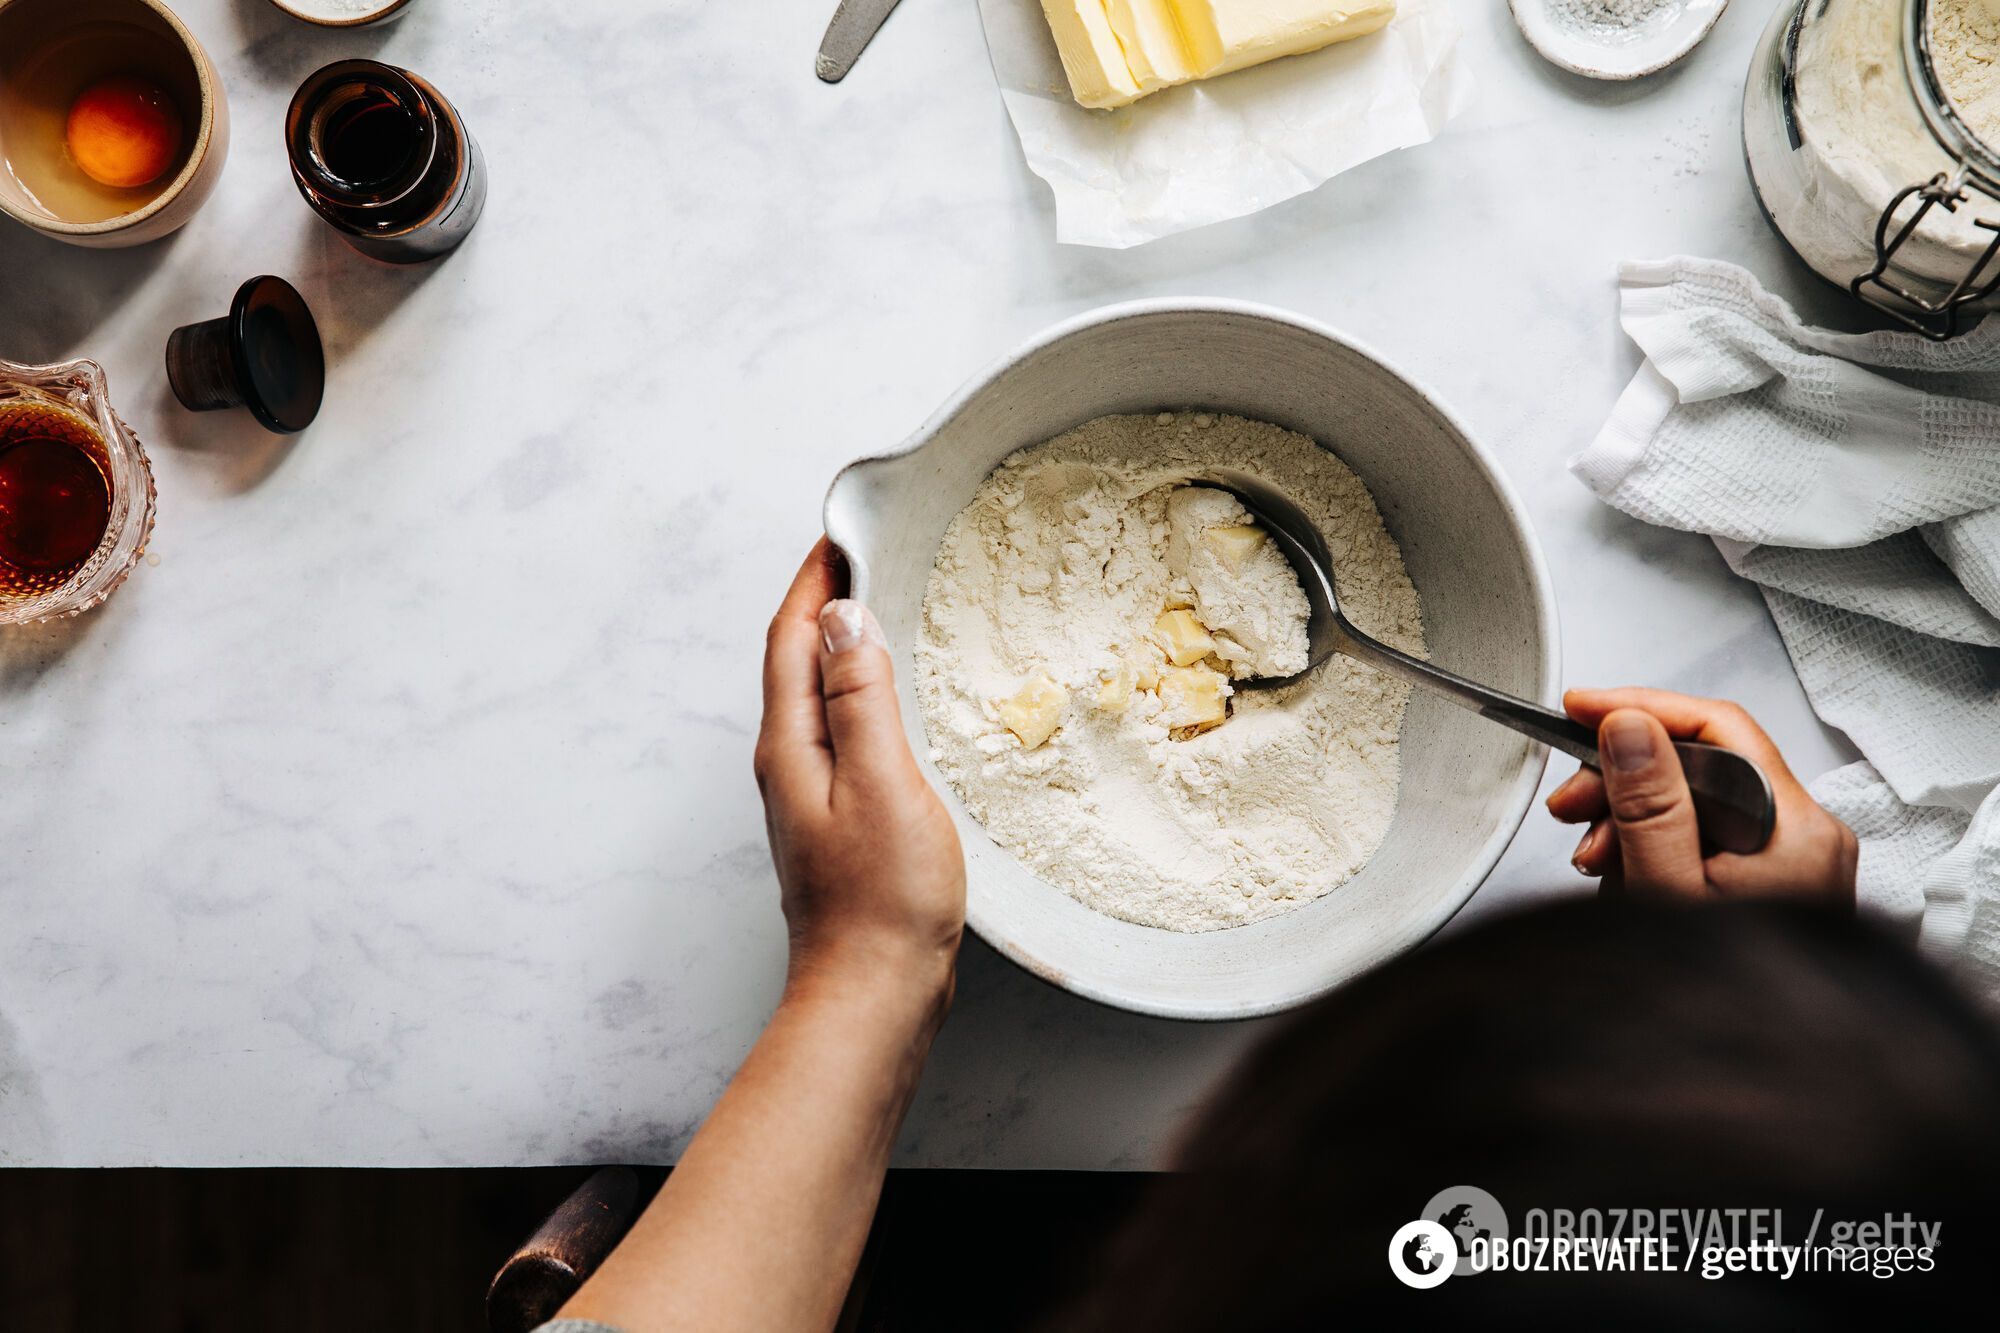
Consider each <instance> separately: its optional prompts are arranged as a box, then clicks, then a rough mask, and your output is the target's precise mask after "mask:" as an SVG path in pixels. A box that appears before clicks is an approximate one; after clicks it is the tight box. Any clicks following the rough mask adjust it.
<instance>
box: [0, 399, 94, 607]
mask: <svg viewBox="0 0 2000 1333" xmlns="http://www.w3.org/2000/svg"><path fill="white" fill-rule="evenodd" d="M110 522H111V484H110V482H109V481H108V480H107V479H106V469H105V450H104V439H103V437H102V436H101V435H99V434H98V433H97V429H96V427H94V426H92V425H91V423H90V422H89V421H87V420H85V419H84V418H83V417H81V416H79V415H78V414H77V413H75V412H71V411H69V410H67V409H65V408H60V407H54V406H49V405H46V404H42V403H24V402H15V403H0V603H4V602H21V601H26V600H27V599H28V598H31V597H38V596H40V595H41V594H43V593H46V592H49V591H51V590H52V589H55V588H57V587H59V586H61V585H62V583H63V582H64V581H65V580H66V579H68V578H69V577H70V575H72V574H74V573H76V571H77V570H79V569H81V568H83V566H84V564H85V563H86V562H88V561H89V559H90V557H91V556H92V555H93V554H95V553H96V551H97V547H98V545H99V543H101V542H102V541H103V540H104V530H105V529H106V528H107V527H108V526H110Z"/></svg>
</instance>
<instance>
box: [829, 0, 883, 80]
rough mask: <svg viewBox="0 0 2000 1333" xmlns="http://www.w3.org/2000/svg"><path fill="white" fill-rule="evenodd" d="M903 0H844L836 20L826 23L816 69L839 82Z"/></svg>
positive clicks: (835, 13) (834, 15) (834, 12)
mask: <svg viewBox="0 0 2000 1333" xmlns="http://www.w3.org/2000/svg"><path fill="white" fill-rule="evenodd" d="M901 3H902V0H840V8H839V9H836V10H834V11H833V22H831V23H829V24H827V25H826V36H825V37H823V38H821V39H820V44H819V59H818V60H816V61H814V62H813V70H814V72H815V73H817V74H818V75H819V76H820V78H821V79H823V80H824V81H826V82H827V83H839V82H840V81H841V80H842V79H844V78H846V77H847V71H849V70H850V69H853V68H854V62H855V61H857V60H859V59H861V53H862V52H863V51H866V50H867V49H868V43H870V42H872V41H874V40H875V33H876V32H877V31H878V30H879V29H880V28H881V26H882V24H883V22H884V21H885V20H886V19H887V18H888V17H889V15H890V14H891V13H893V12H894V11H895V8H896V6H897V5H899V4H901Z"/></svg>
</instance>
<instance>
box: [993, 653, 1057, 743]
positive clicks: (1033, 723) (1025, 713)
mask: <svg viewBox="0 0 2000 1333" xmlns="http://www.w3.org/2000/svg"><path fill="white" fill-rule="evenodd" d="M1068 703H1069V691H1068V690H1066V689H1064V688H1063V687H1062V686H1060V685H1058V684H1056V682H1054V681H1053V680H1050V679H1049V677H1048V675H1047V673H1045V672H1037V673H1036V674H1035V675H1033V676H1031V677H1029V679H1028V682H1027V684H1025V685H1023V686H1022V687H1021V688H1020V689H1019V690H1017V691H1015V693H1014V694H1012V695H1010V696H1009V697H1007V698H1005V699H1001V700H999V701H997V702H996V703H995V704H994V705H993V712H994V714H995V715H996V716H997V717H999V719H1000V725H1001V726H1003V727H1005V728H1007V730H1009V731H1011V732H1013V733H1014V734H1015V735H1016V736H1018V737H1020V738H1021V748H1022V749H1024V750H1032V749H1034V748H1035V747H1036V746H1038V745H1040V744H1041V743H1042V742H1043V741H1046V740H1047V739H1048V738H1049V737H1050V736H1053V735H1054V734H1055V730H1056V724H1057V723H1059V722H1061V721H1062V713H1063V708H1064V707H1065V706H1066V705H1068Z"/></svg>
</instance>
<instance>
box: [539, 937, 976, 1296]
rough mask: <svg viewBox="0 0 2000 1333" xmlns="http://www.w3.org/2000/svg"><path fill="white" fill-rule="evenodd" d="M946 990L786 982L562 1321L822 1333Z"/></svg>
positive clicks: (841, 1290) (824, 978) (826, 975)
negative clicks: (673, 1160) (651, 1193)
mask: <svg viewBox="0 0 2000 1333" xmlns="http://www.w3.org/2000/svg"><path fill="white" fill-rule="evenodd" d="M880 966H881V967H886V966H888V964H887V963H886V961H885V962H884V963H883V964H881V965H880ZM948 989H949V986H948V982H947V983H945V984H944V985H942V986H940V985H938V984H935V983H928V982H927V983H920V984H910V983H906V982H904V981H903V980H901V979H892V980H889V981H887V982H885V981H884V980H883V978H882V975H881V971H880V967H878V968H876V969H872V970H871V969H859V968H843V969H826V970H823V971H817V972H815V971H807V972H805V973H804V974H803V975H801V976H799V977H797V978H795V979H794V981H793V984H792V985H790V986H789V987H788V988H787V990H786V995H785V999H784V1001H783V1002H782V1003H781V1004H780V1005H779V1008H778V1012H777V1013H776V1014H775V1015H774V1016H773V1018H772V1020H771V1023H770V1025H769V1026H768V1027H767V1028H766V1029H765V1031H764V1034H763V1036H762V1037H761V1038H759V1039H758V1042H757V1044H756V1046H755V1047H754V1048H752V1050H751V1052H750V1055H749V1058H748V1059H746V1060H745V1061H744V1063H743V1067H742V1068H741V1069H740V1070H739V1071H738V1072H737V1075H736V1077H735V1079H734V1080H733V1081H732V1082H731V1083H730V1085H729V1088H728V1090H727V1091H726V1092H725V1093H724V1094H723V1096H722V1099H721V1100H720V1101H719V1102H718V1103H717V1104H716V1107H715V1109H714V1111H713V1112H711V1113H710V1115H709V1118H708V1120H707V1122H706V1123H705V1124H703V1126H702V1127H701V1130H700V1132H699V1133H697V1134H696V1135H695V1138H694V1141H693V1142H692V1143H691V1144H689V1145H688V1149H687V1152H686V1153H685V1154H684V1155H683V1156H682V1158H681V1161H680V1164H679V1165H678V1166H677V1167H676V1168H675V1169H674V1172H673V1174H672V1176H670V1177H669V1179H668V1181H667V1184H666V1187H665V1188H664V1189H662V1190H661V1192H660V1196H659V1198H658V1199H656V1200H655V1201H654V1202H653V1205H652V1206H651V1207H650V1208H648V1209H647V1211H646V1214H645V1216H644V1217H642V1218H641V1219H640V1220H639V1223H638V1225H637V1226H635V1227H634V1228H633V1231H632V1234H631V1235H630V1236H629V1237H627V1238H626V1240H625V1243H624V1244H623V1245H621V1246H620V1247H619V1249H618V1251H617V1253H615V1254H614V1255H613V1256H612V1257H611V1259H610V1260H609V1261H607V1262H606V1264H605V1265H604V1267H603V1269H602V1270H600V1272H599V1273H598V1274H597V1275H596V1276H595V1277H594V1278H592V1280H591V1281H590V1282H589V1283H588V1284H587V1285H586V1286H585V1287H584V1289H583V1290H582V1291H581V1292H579V1293H578V1295H577V1296H576V1298H575V1299H574V1300H572V1301H571V1302H570V1304H569V1305H568V1306H567V1307H566V1308H565V1309H564V1311H563V1313H564V1314H565V1315H566V1316H569V1317H572V1318H587V1319H598V1320H602V1321H604V1322H606V1323H610V1324H616V1325H618V1326H620V1327H621V1328H625V1329H628V1330H631V1331H632V1333H649V1331H650V1330H669V1329H671V1330H686V1329H732V1330H734V1329H744V1328H758V1329H783V1330H789V1329H802V1330H803V1329H823V1328H827V1327H830V1326H831V1325H832V1323H833V1322H834V1320H835V1318H836V1317H837V1316H838V1314H839V1312H840V1306H841V1302H842V1300H843V1299H844V1297H845V1295H846V1292H847V1288H848V1284H849V1281H850V1280H851V1278H852V1276H853V1271H854V1266H855V1263H856V1262H857V1260H858V1259H859V1257H860V1254H861V1248H862V1245H863V1243H864V1242H865V1241H866V1239H867V1235H868V1227H869V1223H870V1220H871V1219H872V1218H873V1216H874V1211H875V1204H876V1201H877V1199H878V1197H879V1195H880V1192H881V1186H882V1177H883V1173H884V1171H885V1170H886V1168H887V1166H888V1159H889V1152H890V1149H891V1148H892V1146H893V1145H894V1143H895V1139H896V1133H897V1130H898V1129H899V1128H900V1126H901V1124H902V1121H903V1115H904V1112H905V1111H906V1110H907V1109H908V1107H909V1103H910V1098H911V1097H912V1095H913V1094H914V1093H915V1090H916V1084H917V1079H918V1077H919V1075H920V1074H921V1073H922V1069H923V1061H924V1057H925V1055H926V1054H927V1053H928V1051H929V1048H930V1043H931V1039H932V1037H933V1035H934V1034H935V1032H936V1029H937V1025H938V1023H939V1022H940V1021H941V1020H942V1018H943V1015H944V1009H945V1005H946V996H947V995H948Z"/></svg>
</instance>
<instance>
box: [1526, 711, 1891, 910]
mask: <svg viewBox="0 0 2000 1333" xmlns="http://www.w3.org/2000/svg"><path fill="white" fill-rule="evenodd" d="M1563 707H1564V708H1565V709H1566V710H1568V712H1569V715H1570V716H1571V717H1573V718H1575V719H1576V720H1577V721H1578V722H1582V723H1584V724H1585V725H1587V726H1593V727H1596V728H1597V742H1598V749H1599V751H1600V757H1601V758H1602V760H1603V762H1604V768H1603V771H1602V772H1601V773H1600V772H1597V771H1595V770H1592V769H1588V768H1586V769H1582V770H1580V771H1579V772H1578V773H1577V774H1576V776H1574V777H1572V778H1571V779H1570V780H1569V781H1568V782H1565V783H1564V784H1563V785H1562V786H1560V787H1558V788H1556V790H1555V791H1554V792H1553V793H1552V794H1551V795H1550V796H1549V801H1548V805H1549V812H1550V813H1551V814H1553V815H1554V816H1555V817H1556V818H1557V819H1560V820H1562V821H1563V822H1564V823H1566V824H1588V825H1590V831H1589V832H1588V833H1586V834H1584V836H1583V841H1582V842H1580V843H1578V844H1577V848H1576V857H1575V861H1574V864H1575V865H1576V868H1577V869H1578V870H1580V871H1582V872H1583V873H1584V874H1586V875H1592V876H1597V877H1599V878H1601V880H1602V882H1603V887H1604V890H1605V891H1606V892H1607V893H1609V892H1618V891H1623V892H1627V893H1632V894H1638V895H1645V896H1648V897H1654V898H1668V899H1676V900H1680V901H1684V902H1703V901H1721V900H1732V899H1752V898H1761V899H1782V900H1786V901H1791V902H1802V903H1812V904H1815V905H1819V906H1824V907H1833V908H1837V909H1840V910H1843V911H1852V910H1853V908H1854V873H1855V864H1856V861H1857V859H1858V857H1859V852H1860V848H1859V844H1858V843H1857V842H1856V841H1855V837H1854V833H1853V831H1852V830H1850V829H1849V828H1848V827H1847V825H1845V824H1843V823H1841V822H1840V821H1839V820H1838V819H1836V818H1834V817H1833V816H1832V815H1831V814H1828V813H1827V812H1826V810H1824V809H1822V808H1821V807H1820V805H1819V803H1818V802H1816V801H1814V800H1813V798H1812V797H1811V796H1810V795H1808V794H1807V792H1806V789H1805V787H1804V786H1803V785H1802V784H1801V783H1800V782H1799V780H1798V779H1797V778H1796V777H1794V776H1792V770H1791V769H1790V768H1789V767H1787V766H1786V764H1785V760H1784V756H1783V755H1781V754H1779V753H1778V747H1777V746H1775V745H1773V744H1772V743H1771V738H1770V737H1769V736H1767V735H1765V734H1764V729H1763V728H1762V727H1760V726H1758V725H1757V723H1756V722H1755V721H1754V720H1753V719H1752V718H1751V716H1750V715H1749V714H1748V713H1746V712H1745V711H1743V709H1742V708H1741V707H1740V706H1738V705H1736V704H1733V703H1728V702H1726V701H1721V700H1714V699H1696V698H1691V697H1690V696H1688V695H1685V694H1672V693H1669V692H1668V691H1666V690H1645V689H1622V690H1571V691H1570V692H1569V693H1568V694H1566V695H1564V696H1563ZM1675 740H1694V741H1704V742H1707V743H1708V744H1710V745H1720V746H1723V747H1725V748H1727V749H1731V750H1735V751H1736V752H1737V753H1739V754H1742V755H1744V756H1745V757H1747V758H1749V759H1751V760H1754V761H1755V762H1756V764H1757V766H1758V767H1760V768H1762V769H1763V770H1764V776H1766V777H1768V778H1769V779H1770V780H1771V790H1772V792H1773V793H1774V794H1775V795H1776V796H1777V799H1778V821H1777V825H1776V827H1775V828H1774V829H1773V830H1772V833H1771V841H1770V843H1769V845H1768V846H1766V847H1765V848H1764V850H1763V851H1761V852H1754V853H1751V854H1750V855H1747V856H1739V855H1736V854H1733V853H1729V852H1718V853H1716V854H1715V855H1712V856H1706V857H1704V856H1703V855H1702V851H1703V848H1702V845H1701V837H1700V834H1699V833H1698V832H1697V831H1696V828H1695V817H1694V802H1693V800H1692V798H1691V797H1690V796H1689V794H1688V787H1687V780H1686V778H1685V777H1684V776H1683V775H1682V773H1681V766H1680V760H1679V758H1678V757H1677V756H1676V755H1675V753H1674V749H1673V741H1675Z"/></svg>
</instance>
